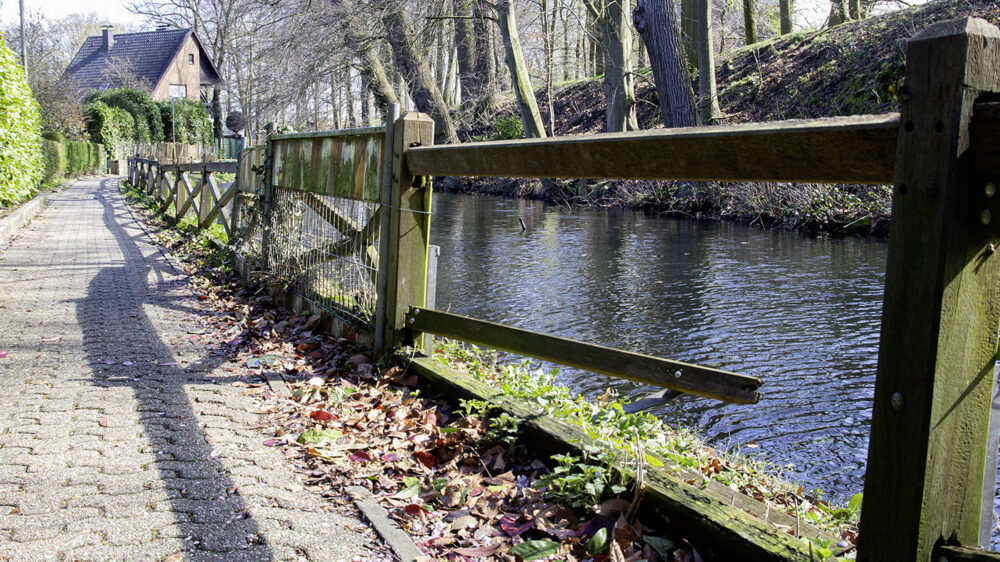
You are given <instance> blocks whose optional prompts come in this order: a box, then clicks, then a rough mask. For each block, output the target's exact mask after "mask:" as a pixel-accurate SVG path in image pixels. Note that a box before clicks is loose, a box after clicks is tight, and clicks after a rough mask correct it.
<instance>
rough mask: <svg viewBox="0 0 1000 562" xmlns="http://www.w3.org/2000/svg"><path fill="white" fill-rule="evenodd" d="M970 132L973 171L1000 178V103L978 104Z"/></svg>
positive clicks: (973, 113) (973, 114)
mask: <svg viewBox="0 0 1000 562" xmlns="http://www.w3.org/2000/svg"><path fill="white" fill-rule="evenodd" d="M969 132H970V136H971V142H970V144H969V153H970V154H971V155H972V169H973V170H975V171H976V173H978V174H982V175H990V176H1000V102H981V103H977V104H976V106H975V108H974V109H973V111H972V126H971V127H970V128H969Z"/></svg>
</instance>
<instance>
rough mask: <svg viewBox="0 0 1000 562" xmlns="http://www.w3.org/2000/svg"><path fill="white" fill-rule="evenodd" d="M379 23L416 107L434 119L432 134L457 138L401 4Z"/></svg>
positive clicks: (445, 139)
mask: <svg viewBox="0 0 1000 562" xmlns="http://www.w3.org/2000/svg"><path fill="white" fill-rule="evenodd" d="M382 23H383V24H384V25H385V28H386V31H387V32H388V36H387V38H388V40H389V44H390V45H391V46H392V54H393V57H394V58H395V64H396V68H397V69H399V72H400V74H402V75H403V78H405V79H406V81H407V83H408V84H409V92H410V97H411V98H413V103H414V104H416V106H417V109H419V110H420V111H422V112H424V113H427V114H429V115H430V116H431V118H432V119H434V137H435V138H436V139H437V141H438V142H440V143H454V142H458V135H457V134H456V133H455V125H454V123H453V122H452V120H451V115H450V114H449V113H448V107H447V106H446V105H445V103H444V97H443V96H442V95H441V90H440V89H438V86H437V84H436V83H435V81H434V77H433V76H432V75H431V71H430V68H429V67H428V66H427V62H426V61H425V60H424V58H423V55H422V54H421V50H420V49H419V48H418V47H417V45H416V43H415V42H414V40H413V30H412V29H411V28H410V23H409V22H408V21H407V20H406V15H405V14H404V13H403V7H402V6H398V7H394V8H393V9H390V10H388V11H386V12H385V14H384V15H383V16H382Z"/></svg>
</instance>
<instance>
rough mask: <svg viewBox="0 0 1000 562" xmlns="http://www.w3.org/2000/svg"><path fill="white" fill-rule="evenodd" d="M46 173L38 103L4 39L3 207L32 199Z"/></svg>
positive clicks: (0, 44)
mask: <svg viewBox="0 0 1000 562" xmlns="http://www.w3.org/2000/svg"><path fill="white" fill-rule="evenodd" d="M43 174H44V162H43V160H42V131H41V113H40V110H39V107H38V102H36V101H35V97H34V96H33V95H32V93H31V88H30V87H29V86H28V80H27V78H26V77H25V75H24V69H22V68H21V66H20V65H19V64H18V62H17V56H16V55H14V53H13V52H11V50H10V49H8V48H7V45H6V44H5V43H4V41H3V39H2V38H0V206H8V205H13V204H15V203H18V202H20V201H23V200H25V199H27V198H28V197H31V196H32V195H33V194H34V193H35V189H36V188H37V187H38V183H39V182H40V181H41V180H42V175H43Z"/></svg>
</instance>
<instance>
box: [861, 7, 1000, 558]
mask: <svg viewBox="0 0 1000 562" xmlns="http://www.w3.org/2000/svg"><path fill="white" fill-rule="evenodd" d="M905 91H906V99H904V100H902V104H901V108H902V113H901V115H902V117H901V120H902V122H903V127H902V128H901V129H900V133H899V135H900V136H899V149H898V157H897V161H898V165H897V168H896V178H895V182H894V185H895V189H894V190H893V202H892V224H891V230H890V233H889V251H888V258H887V263H886V273H885V297H884V299H883V307H882V332H881V338H880V340H881V343H880V345H879V357H878V367H877V374H876V377H875V397H874V405H873V411H872V429H871V439H870V441H869V446H868V464H867V473H866V475H865V490H864V505H863V506H862V511H861V525H860V530H861V533H860V541H861V542H860V543H859V545H858V560H859V561H864V560H871V561H881V560H917V561H929V560H931V559H932V554H933V552H934V548H935V546H937V545H939V544H942V543H944V542H948V543H953V544H954V543H957V544H960V545H962V546H966V547H970V546H974V545H976V544H978V542H979V537H980V525H981V522H982V519H981V518H982V515H983V513H982V512H983V490H984V485H985V482H986V481H989V482H991V483H992V482H993V480H994V478H995V475H996V467H995V465H994V466H987V461H986V459H987V455H988V451H989V450H990V449H991V447H990V446H989V444H988V438H987V436H988V433H989V426H990V416H991V406H992V399H993V386H994V369H995V357H996V353H997V336H998V328H1000V291H998V287H1000V254H998V253H997V251H996V244H997V243H1000V228H998V227H1000V195H998V194H997V193H996V189H995V184H994V187H993V188H991V187H990V183H991V182H993V181H995V178H993V179H991V178H989V177H983V176H981V175H978V174H976V173H975V172H974V170H973V169H972V160H973V159H972V157H971V152H972V151H970V150H969V147H970V124H971V123H972V121H973V114H974V103H975V101H976V100H977V99H983V98H984V97H989V96H991V95H995V94H996V93H998V92H1000V30H998V29H997V28H996V27H994V26H992V25H990V24H989V23H988V22H986V21H984V20H981V19H974V18H962V19H957V20H952V21H947V22H942V23H938V24H935V25H933V26H931V27H929V28H927V29H926V30H924V31H923V32H921V33H920V34H919V35H917V36H916V37H914V38H913V39H911V40H910V41H909V43H908V45H907V54H906V78H905ZM993 447H996V445H995V444H994V445H993ZM994 450H995V449H994ZM991 487H992V486H991ZM991 496H992V494H991ZM989 506H990V508H992V501H990V502H989Z"/></svg>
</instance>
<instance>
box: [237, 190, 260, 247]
mask: <svg viewBox="0 0 1000 562" xmlns="http://www.w3.org/2000/svg"><path fill="white" fill-rule="evenodd" d="M234 201H235V203H234V209H235V210H238V211H235V212H238V213H239V214H238V215H237V217H236V220H237V222H236V224H235V225H234V226H235V227H236V229H235V232H234V234H233V239H232V240H231V244H232V246H233V250H234V251H235V252H236V254H237V255H239V256H240V257H241V258H243V259H244V260H247V261H249V262H254V261H260V258H261V252H262V245H263V240H264V198H263V197H262V196H260V195H257V194H254V193H237V194H236V198H235V200H234Z"/></svg>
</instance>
